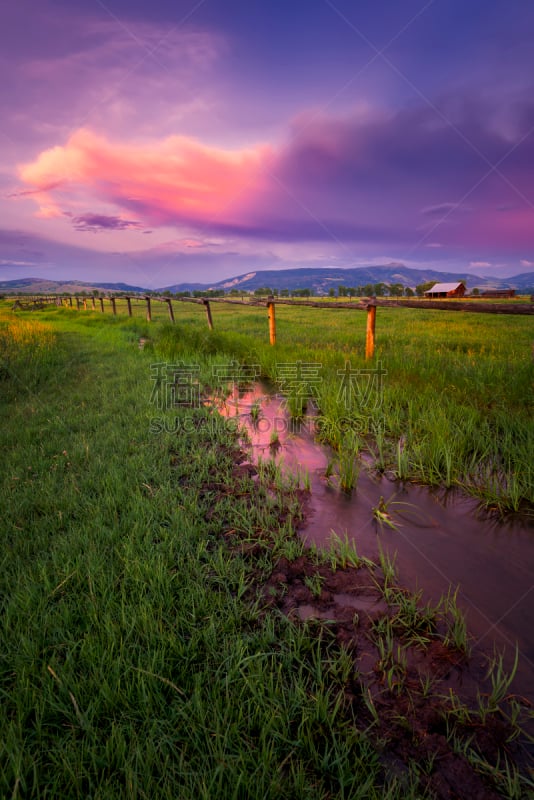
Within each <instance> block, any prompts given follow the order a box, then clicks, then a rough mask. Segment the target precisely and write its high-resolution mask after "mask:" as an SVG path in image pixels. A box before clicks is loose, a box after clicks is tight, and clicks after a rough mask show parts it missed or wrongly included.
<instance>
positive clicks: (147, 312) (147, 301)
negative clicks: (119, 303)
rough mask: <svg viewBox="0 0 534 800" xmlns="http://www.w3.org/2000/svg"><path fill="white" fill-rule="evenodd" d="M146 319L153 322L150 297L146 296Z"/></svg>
mask: <svg viewBox="0 0 534 800" xmlns="http://www.w3.org/2000/svg"><path fill="white" fill-rule="evenodd" d="M145 300H146V321H147V322H152V308H151V306H150V297H148V296H146V297H145Z"/></svg>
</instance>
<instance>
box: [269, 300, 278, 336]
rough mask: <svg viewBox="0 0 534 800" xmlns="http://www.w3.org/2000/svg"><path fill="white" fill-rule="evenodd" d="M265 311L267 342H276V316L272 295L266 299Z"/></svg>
mask: <svg viewBox="0 0 534 800" xmlns="http://www.w3.org/2000/svg"><path fill="white" fill-rule="evenodd" d="M267 311H268V313H269V342H270V343H271V344H276V316H275V312H274V298H273V297H269V299H268V301H267Z"/></svg>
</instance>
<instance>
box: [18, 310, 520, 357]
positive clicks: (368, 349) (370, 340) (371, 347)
mask: <svg viewBox="0 0 534 800" xmlns="http://www.w3.org/2000/svg"><path fill="white" fill-rule="evenodd" d="M119 299H120V300H126V304H127V309H128V316H129V317H131V316H132V315H133V314H132V297H131V296H127V295H121V296H120V298H119V297H110V298H104V297H98V298H95V297H94V296H92V297H77V296H75V297H72V296H69V297H64V296H48V297H33V298H28V297H26V298H24V300H22V299H21V298H17V299H16V300H15V303H14V305H13V309H17V308H18V309H21V310H27V309H32V308H39V307H40V308H42V307H44V306H45V305H50V304H55V305H64V304H65V305H68V306H69V307H70V308H74V306H73V300H74V302H75V303H76V309H77V310H78V311H79V310H80V309H81V307H83V309H84V310H87V304H88V302H89V301H90V302H91V308H92V310H93V311H96V301H97V300H98V302H99V305H100V311H101V313H104V310H105V306H104V301H105V300H107V301H108V302H109V304H110V306H111V311H112V313H113V314H115V315H116V314H117V300H119ZM135 299H136V300H141V301H142V302H144V303H145V305H146V319H147V321H148V322H151V321H152V303H153V302H156V303H165V304H166V305H167V312H168V315H169V319H170V321H171V322H172V323H174V322H175V316H174V308H173V302H175V303H195V304H197V305H202V306H204V309H205V312H206V319H207V324H208V327H209V329H210V330H213V327H214V326H213V316H212V313H211V304H212V303H224V304H228V305H236V306H246V307H247V308H251V307H255V306H260V307H265V308H267V317H268V321H269V341H270V343H271V345H275V344H276V310H275V308H276V306H277V305H288V306H293V307H305V308H322V309H329V310H330V311H335V310H336V309H350V310H351V311H366V312H367V326H366V338H365V357H366V359H370V358H373V356H374V352H375V334H376V309H377V308H424V309H426V310H427V311H428V310H429V309H430V310H433V311H462V312H464V313H465V312H469V313H478V314H514V315H516V314H523V315H525V314H529V315H534V302H530V303H487V302H478V301H456V300H409V299H407V300H404V299H403V300H393V299H392V300H385V299H376V298H368V297H367V298H359V299H358V300H357V301H351V302H336V301H333V302H332V301H330V302H329V301H324V300H295V299H285V298H280V297H277V298H274V297H272V296H271V297H267V298H261V299H260V298H256V297H254V298H250V299H248V300H246V301H245V300H237V299H234V298H230V297H210V298H207V297H175V298H170V297H155V296H153V295H136V296H135Z"/></svg>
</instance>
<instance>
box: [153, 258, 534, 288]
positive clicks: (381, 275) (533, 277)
mask: <svg viewBox="0 0 534 800" xmlns="http://www.w3.org/2000/svg"><path fill="white" fill-rule="evenodd" d="M462 280H463V281H464V282H465V284H466V285H467V287H468V289H474V288H475V287H478V288H479V289H490V288H491V289H516V290H518V291H521V290H531V289H533V288H534V272H526V273H523V274H521V275H515V276H514V277H513V278H480V277H479V276H478V275H471V274H470V273H465V274H463V275H459V274H458V273H457V272H438V271H436V270H432V269H410V268H409V267H405V266H403V265H402V264H390V265H387V266H383V267H358V268H353V269H336V268H313V269H312V268H309V269H307V268H302V269H281V270H261V271H258V272H247V273H244V274H243V275H237V276H236V277H234V278H228V279H226V280H223V281H218V282H217V283H212V284H201V283H177V284H174V285H173V286H166V287H165V288H164V289H161V291H170V292H185V291H193V290H202V289H225V290H226V291H230V290H232V289H238V290H239V289H243V290H244V291H254V290H255V289H260V288H263V287H269V288H271V289H277V290H278V291H279V290H280V289H290V290H292V289H312V290H313V292H314V293H315V294H328V291H329V289H330V288H332V287H334V288H336V287H337V286H339V285H343V286H365V285H366V284H369V283H372V284H376V283H386V284H388V285H391V284H393V283H402V284H403V286H410V287H412V288H415V287H416V286H417V285H418V284H421V283H426V282H427V281H435V282H436V283H447V282H451V281H462Z"/></svg>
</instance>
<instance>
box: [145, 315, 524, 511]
mask: <svg viewBox="0 0 534 800" xmlns="http://www.w3.org/2000/svg"><path fill="white" fill-rule="evenodd" d="M175 307H176V311H175V313H176V326H170V325H169V326H167V327H165V326H164V327H163V330H160V331H158V333H157V334H156V336H155V338H156V342H157V346H158V348H159V350H160V351H161V352H163V353H165V355H166V357H168V358H169V359H172V358H174V357H176V356H178V355H179V356H180V357H183V358H188V357H192V358H194V357H195V356H194V353H198V352H202V353H205V354H217V353H218V354H228V355H229V356H231V357H233V358H236V359H237V360H238V361H239V362H240V363H243V364H247V363H248V364H258V365H259V366H260V369H261V373H262V374H263V375H264V376H266V377H268V378H270V379H272V380H273V381H275V382H276V380H277V378H279V376H280V373H281V368H282V371H283V370H284V369H285V374H287V370H288V367H287V365H290V364H293V365H295V364H297V362H302V363H303V364H310V365H315V368H316V372H315V374H316V375H317V376H318V377H319V378H320V382H318V383H314V382H313V380H312V383H310V384H309V386H308V387H306V386H305V385H304V384H305V383H306V379H305V378H304V380H303V381H302V384H301V387H300V388H298V387H295V386H294V387H293V389H290V391H289V394H291V391H293V392H297V393H298V392H299V391H303V392H304V394H306V393H311V394H312V396H313V397H314V398H315V401H316V405H318V407H319V412H320V422H321V428H322V432H323V437H324V439H325V441H327V442H328V443H329V444H331V445H332V446H333V447H334V448H335V449H336V450H337V451H339V452H340V458H341V460H343V459H345V460H346V458H347V452H346V451H347V450H348V451H349V453H348V456H349V458H350V453H351V451H352V450H353V449H354V448H355V447H358V448H359V449H361V450H367V451H368V453H369V454H370V455H371V456H372V458H373V460H374V463H375V466H376V468H377V469H380V470H390V471H392V472H393V473H394V474H395V475H396V476H398V477H399V478H402V479H407V480H416V481H420V482H423V483H428V484H433V485H444V486H447V487H451V486H457V487H461V488H462V489H464V490H465V491H467V492H469V493H471V494H474V495H475V496H477V497H478V498H479V499H480V500H481V502H482V503H483V504H484V505H486V506H487V507H489V508H492V509H495V510H497V511H498V512H500V513H506V512H509V511H513V512H519V511H520V512H522V513H526V514H529V515H531V514H532V506H533V505H534V460H533V458H532V453H533V452H534V357H533V345H534V337H533V327H532V319H531V318H530V317H520V316H517V317H516V316H506V317H504V316H499V315H495V316H489V315H486V314H484V315H483V314H480V315H477V314H472V315H470V314H464V313H461V314H460V313H457V312H441V311H438V312H436V311H431V310H428V311H427V310H419V309H393V308H392V309H389V308H388V309H385V308H379V309H378V312H377V348H376V356H375V361H374V362H373V363H374V365H375V366H376V365H377V364H380V368H381V370H382V371H383V372H385V374H384V375H383V376H382V378H381V386H380V390H378V381H377V380H376V378H375V379H374V380H375V382H374V385H372V382H373V376H368V375H365V374H362V375H360V376H358V375H356V374H353V373H356V371H357V370H366V369H369V367H371V368H372V367H373V364H369V363H366V362H365V361H364V348H365V322H366V321H365V316H366V315H365V313H364V312H361V311H356V310H355V311H351V310H342V309H336V310H332V311H327V310H316V309H311V308H302V309H301V308H293V307H288V306H278V307H277V344H276V346H275V347H270V346H269V343H268V325H267V319H266V316H267V314H266V310H265V309H264V308H261V307H258V308H250V309H249V308H246V307H232V306H226V305H223V304H215V303H214V304H212V311H213V317H214V325H215V330H214V332H213V333H209V332H208V330H207V326H206V322H205V315H204V310H203V309H202V307H197V306H192V305H190V304H186V303H175ZM140 310H142V309H140ZM159 314H160V315H161V318H163V314H164V309H159ZM284 365H285V367H284ZM348 365H349V366H350V371H351V377H349V378H348V379H347V378H346V377H344V376H343V374H340V373H343V372H344V371H345V370H346V369H347V366H348ZM286 383H287V382H286ZM282 388H284V387H282ZM368 389H369V391H368ZM289 400H291V397H290V398H289ZM298 405H299V404H298V403H297V406H298ZM355 432H356V433H357V434H358V441H357V442H356V443H355V440H354V433H355Z"/></svg>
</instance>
